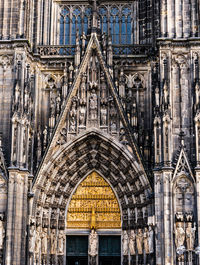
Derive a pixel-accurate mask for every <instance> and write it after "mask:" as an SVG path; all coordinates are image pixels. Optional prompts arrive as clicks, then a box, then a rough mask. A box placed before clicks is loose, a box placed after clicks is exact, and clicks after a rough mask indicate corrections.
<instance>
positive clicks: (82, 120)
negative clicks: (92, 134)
mask: <svg viewBox="0 0 200 265" xmlns="http://www.w3.org/2000/svg"><path fill="white" fill-rule="evenodd" d="M85 114H86V110H85V107H84V106H81V107H80V111H79V124H80V125H85Z"/></svg>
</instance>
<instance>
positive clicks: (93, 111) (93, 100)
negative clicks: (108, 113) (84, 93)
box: [90, 89, 97, 120]
mask: <svg viewBox="0 0 200 265" xmlns="http://www.w3.org/2000/svg"><path fill="white" fill-rule="evenodd" d="M90 117H91V120H96V119H97V94H96V92H95V90H94V89H93V90H92V93H91V95H90Z"/></svg>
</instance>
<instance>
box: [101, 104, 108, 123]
mask: <svg viewBox="0 0 200 265" xmlns="http://www.w3.org/2000/svg"><path fill="white" fill-rule="evenodd" d="M106 122H107V109H106V106H105V105H103V106H102V107H101V125H103V126H105V125H106Z"/></svg>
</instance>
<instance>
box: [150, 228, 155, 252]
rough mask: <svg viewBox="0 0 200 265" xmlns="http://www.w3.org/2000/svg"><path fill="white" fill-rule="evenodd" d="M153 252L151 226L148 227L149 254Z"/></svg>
mask: <svg viewBox="0 0 200 265" xmlns="http://www.w3.org/2000/svg"><path fill="white" fill-rule="evenodd" d="M153 252H154V232H153V229H152V227H151V226H149V253H153Z"/></svg>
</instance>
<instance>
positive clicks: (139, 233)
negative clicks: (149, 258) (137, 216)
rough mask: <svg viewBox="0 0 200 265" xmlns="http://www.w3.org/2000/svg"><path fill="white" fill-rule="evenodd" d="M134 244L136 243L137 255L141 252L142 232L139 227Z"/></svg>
mask: <svg viewBox="0 0 200 265" xmlns="http://www.w3.org/2000/svg"><path fill="white" fill-rule="evenodd" d="M136 244H137V250H138V254H139V255H141V254H143V233H142V229H141V228H140V229H138V233H137V235H136Z"/></svg>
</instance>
